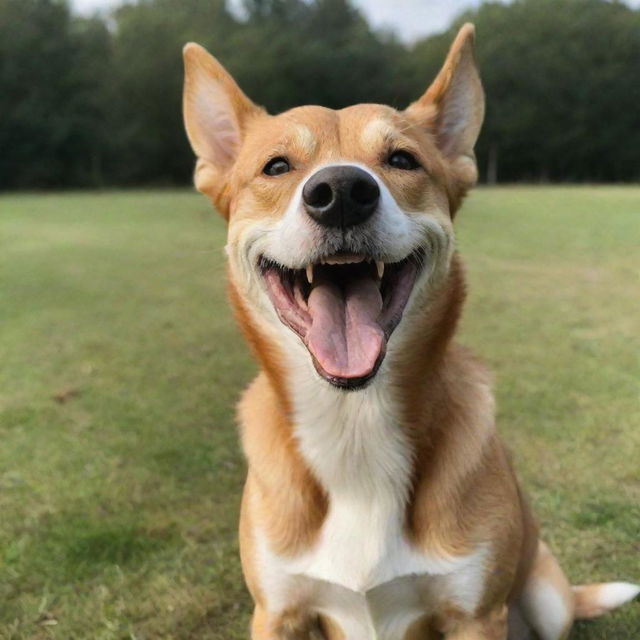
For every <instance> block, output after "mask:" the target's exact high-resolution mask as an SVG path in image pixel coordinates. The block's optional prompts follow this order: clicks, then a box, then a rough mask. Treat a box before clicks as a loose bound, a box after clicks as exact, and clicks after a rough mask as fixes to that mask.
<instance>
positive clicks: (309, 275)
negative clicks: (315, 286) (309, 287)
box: [306, 263, 313, 284]
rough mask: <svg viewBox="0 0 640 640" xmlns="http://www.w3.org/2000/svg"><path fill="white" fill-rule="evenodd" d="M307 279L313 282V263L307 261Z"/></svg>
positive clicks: (310, 282)
mask: <svg viewBox="0 0 640 640" xmlns="http://www.w3.org/2000/svg"><path fill="white" fill-rule="evenodd" d="M306 271H307V281H308V282H309V284H312V283H313V265H312V264H311V263H309V264H308V265H307V269H306Z"/></svg>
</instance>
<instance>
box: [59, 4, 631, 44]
mask: <svg viewBox="0 0 640 640" xmlns="http://www.w3.org/2000/svg"><path fill="white" fill-rule="evenodd" d="M123 1H124V0H71V5H72V6H73V7H74V9H75V10H76V11H77V12H79V13H83V14H91V13H93V12H94V11H96V10H105V9H107V10H108V9H110V8H112V7H115V6H117V5H119V4H122V3H123ZM352 1H353V3H354V4H355V5H356V6H358V7H359V8H360V9H361V10H362V11H363V13H364V14H365V15H366V17H367V18H368V20H369V22H370V23H371V24H372V25H373V26H374V27H376V28H382V29H393V30H394V31H396V33H397V34H398V35H399V36H400V38H401V39H402V40H404V41H405V42H412V41H414V40H416V39H418V38H420V37H422V36H426V35H429V34H432V33H438V32H439V31H443V30H444V29H446V27H448V26H449V23H450V22H451V20H452V19H453V18H454V17H455V16H457V15H458V14H459V13H460V12H462V11H464V10H465V9H468V8H469V7H475V6H478V5H479V4H481V3H482V0H352ZM241 3H242V0H231V6H233V5H236V6H238V5H240V4H241ZM626 3H627V4H628V5H630V6H632V7H640V0H626Z"/></svg>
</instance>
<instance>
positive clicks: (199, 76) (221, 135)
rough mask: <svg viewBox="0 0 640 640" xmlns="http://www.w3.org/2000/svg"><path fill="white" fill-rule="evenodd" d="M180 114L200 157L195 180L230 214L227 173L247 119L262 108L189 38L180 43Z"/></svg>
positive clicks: (190, 140)
mask: <svg viewBox="0 0 640 640" xmlns="http://www.w3.org/2000/svg"><path fill="white" fill-rule="evenodd" d="M183 56H184V92H183V115H184V124H185V129H186V131H187V137H188V138H189V142H190V143H191V148H192V149H193V151H194V153H195V154H196V156H197V157H198V161H197V164H196V170H195V174H194V182H195V185H196V188H197V189H198V190H199V191H201V192H202V193H205V194H206V195H208V196H210V197H211V198H212V199H213V200H214V204H215V205H216V207H217V208H218V210H219V211H220V212H221V213H222V214H223V215H224V216H225V217H227V216H228V206H229V202H228V185H227V177H228V173H229V171H230V169H231V167H232V166H233V164H234V163H235V160H236V157H237V155H238V151H239V149H240V145H241V144H242V138H243V134H244V131H245V129H246V126H247V123H248V121H249V119H251V118H252V117H254V116H256V115H258V114H260V113H264V111H263V109H262V108H261V107H258V106H257V105H256V104H254V103H253V102H252V101H251V100H250V99H249V98H248V97H247V96H246V95H245V94H244V92H243V91H242V89H240V87H239V86H238V85H237V84H236V82H235V80H234V79H233V78H232V77H231V75H230V74H229V73H228V72H227V70H226V69H225V68H224V67H223V66H222V65H221V64H220V63H219V62H218V61H217V60H216V59H215V58H214V57H213V56H212V55H211V54H209V53H208V52H207V51H206V49H204V48H203V47H201V46H200V45H198V44H195V43H193V42H190V43H188V44H187V45H186V46H185V47H184V49H183Z"/></svg>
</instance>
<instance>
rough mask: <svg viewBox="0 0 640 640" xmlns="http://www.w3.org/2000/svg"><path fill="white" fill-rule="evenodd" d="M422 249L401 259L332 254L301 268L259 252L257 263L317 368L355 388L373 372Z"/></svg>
mask: <svg viewBox="0 0 640 640" xmlns="http://www.w3.org/2000/svg"><path fill="white" fill-rule="evenodd" d="M421 257H422V254H421V252H419V251H418V252H414V253H412V254H411V255H410V256H408V257H407V258H405V259H404V260H402V261H400V262H392V263H384V262H380V261H374V260H371V259H369V258H368V257H366V256H362V255H353V254H346V253H344V254H343V253H341V254H336V255H332V256H327V257H325V258H324V259H323V260H321V261H320V262H319V263H317V264H310V265H308V266H307V268H306V269H289V268H287V267H283V266H282V265H279V264H276V263H274V262H272V261H270V260H267V259H266V258H264V257H263V258H262V259H261V260H260V269H261V272H262V275H263V277H264V281H265V283H266V286H267V291H268V293H269V297H270V298H271V302H272V303H273V306H274V307H275V310H276V312H277V314H278V316H279V318H280V320H281V321H282V322H283V323H284V324H285V325H286V326H288V327H289V328H290V329H292V330H293V331H295V332H296V333H297V334H298V335H299V336H300V338H301V339H302V341H303V342H304V344H305V345H306V347H307V349H308V350H309V353H310V354H311V357H312V359H313V363H314V366H315V368H316V370H317V371H318V373H319V374H320V375H321V376H322V377H323V378H325V379H326V380H328V381H329V382H330V383H331V384H333V385H334V386H337V387H342V388H346V389H357V388H360V387H362V386H364V385H365V384H366V383H367V382H368V381H369V380H371V379H372V378H373V376H374V375H375V374H376V372H377V370H378V367H379V366H380V363H381V362H382V360H383V359H384V356H385V351H386V346H387V340H388V339H389V336H391V334H392V333H393V330H394V329H395V328H396V327H397V326H398V323H399V322H400V320H401V318H402V314H403V312H404V309H405V307H406V305H407V302H408V300H409V296H410V295H411V291H412V290H413V286H414V284H415V281H416V277H417V274H418V270H419V266H420V263H421Z"/></svg>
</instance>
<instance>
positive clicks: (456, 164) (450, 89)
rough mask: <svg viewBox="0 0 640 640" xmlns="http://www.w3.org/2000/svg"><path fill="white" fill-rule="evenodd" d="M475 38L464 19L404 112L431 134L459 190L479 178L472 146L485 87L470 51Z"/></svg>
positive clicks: (482, 106)
mask: <svg viewBox="0 0 640 640" xmlns="http://www.w3.org/2000/svg"><path fill="white" fill-rule="evenodd" d="M474 40H475V28H474V26H473V25H472V24H470V23H467V24H465V25H464V26H463V27H462V28H461V29H460V31H459V32H458V35H457V36H456V39H455V40H454V42H453V44H452V45H451V48H450V49H449V54H448V55H447V59H446V60H445V63H444V65H443V67H442V69H441V70H440V73H439V74H438V75H437V77H436V79H435V80H434V81H433V83H432V84H431V86H430V87H429V88H428V89H427V91H426V92H425V93H424V95H423V96H422V97H421V98H420V99H419V100H417V101H416V102H414V103H413V104H411V105H410V106H409V107H408V109H407V110H406V112H405V113H406V115H407V116H408V117H409V118H410V119H412V120H414V121H418V122H419V124H420V125H421V126H423V127H426V128H427V129H428V130H429V131H430V132H431V133H432V134H433V135H434V137H435V140H436V144H437V145H438V147H439V149H440V150H441V151H442V153H443V154H444V156H445V157H446V158H447V159H448V160H449V162H450V163H451V166H452V168H453V170H454V173H455V181H456V182H457V183H458V185H459V187H461V188H462V191H465V190H466V189H468V188H470V187H472V186H473V185H474V184H475V182H476V181H477V179H478V169H477V165H476V158H475V154H474V151H473V147H474V145H475V143H476V140H477V139H478V135H479V133H480V128H481V126H482V120H483V118H484V91H483V90H482V83H481V81H480V75H479V73H478V68H477V67H476V62H475V57H474V52H473V48H474V47H473V45H474Z"/></svg>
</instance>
